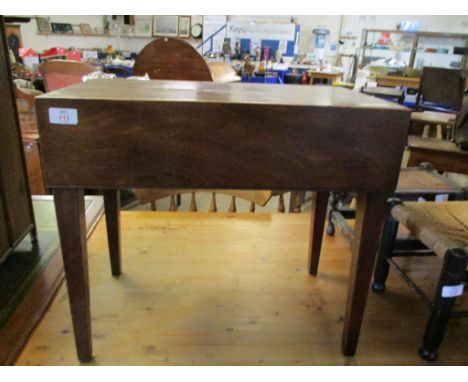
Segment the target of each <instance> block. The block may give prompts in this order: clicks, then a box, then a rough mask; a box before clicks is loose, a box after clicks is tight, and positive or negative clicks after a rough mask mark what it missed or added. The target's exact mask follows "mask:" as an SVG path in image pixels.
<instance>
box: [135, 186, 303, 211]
mask: <svg viewBox="0 0 468 382" xmlns="http://www.w3.org/2000/svg"><path fill="white" fill-rule="evenodd" d="M132 191H133V193H134V194H135V197H136V199H137V201H138V202H139V204H147V203H150V204H151V209H152V210H153V211H156V210H157V209H158V207H157V204H156V203H157V201H159V200H161V199H164V198H167V197H170V205H169V208H168V209H169V211H177V210H178V208H177V207H178V206H177V202H176V200H177V198H178V197H180V195H181V194H190V203H186V204H187V207H188V208H187V210H188V211H190V212H196V211H199V210H200V207H199V203H198V202H197V195H198V194H203V193H207V192H209V193H210V194H211V199H210V202H209V204H208V205H207V206H205V210H206V211H208V212H218V211H219V209H218V203H217V201H216V196H217V195H218V194H223V195H226V196H229V197H230V199H231V200H230V203H229V208H228V209H227V212H237V210H238V207H237V205H236V200H237V199H241V200H243V201H245V202H248V204H249V207H248V210H249V211H250V212H255V209H256V206H260V207H265V205H266V204H267V203H268V202H269V201H270V200H271V198H272V197H274V196H278V206H277V210H278V212H285V205H284V192H279V191H269V190H257V191H252V190H245V191H242V190H209V191H208V190H182V189H181V190H176V189H133V190H132ZM199 196H200V197H201V196H202V195H199ZM204 199H205V201H207V200H206V197H205V198H204ZM290 203H293V204H294V208H293V209H291V211H292V212H301V208H300V205H299V206H297V205H296V204H297V203H296V200H291V202H290Z"/></svg>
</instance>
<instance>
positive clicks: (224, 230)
mask: <svg viewBox="0 0 468 382" xmlns="http://www.w3.org/2000/svg"><path fill="white" fill-rule="evenodd" d="M308 228H309V214H281V215H280V214H271V215H270V214H237V215H236V214H228V213H218V214H209V213H183V212H179V213H171V212H146V211H128V212H123V213H122V230H123V237H122V245H123V271H124V274H123V275H122V276H121V277H120V278H118V279H115V278H112V277H111V274H110V265H109V261H108V250H107V242H106V236H105V222H104V219H102V221H101V222H100V223H99V225H98V227H97V228H96V231H95V233H94V234H93V236H92V238H91V239H90V242H89V268H90V282H91V309H92V324H93V339H94V355H95V360H94V362H93V363H92V364H95V365H425V364H426V363H425V362H424V361H422V360H421V359H420V358H419V357H418V355H417V350H418V347H419V345H420V342H421V337H422V333H423V328H424V325H425V322H426V319H427V310H426V308H425V306H424V305H423V303H422V302H420V300H419V299H418V298H417V296H416V295H415V293H414V292H413V291H412V290H411V289H410V288H409V287H408V286H407V285H406V284H405V283H404V282H403V281H402V279H401V278H400V277H399V275H398V274H397V273H396V271H395V270H394V269H392V271H391V274H390V277H389V281H388V289H387V292H386V293H385V294H384V295H382V296H376V295H374V294H373V293H372V292H370V294H369V300H368V305H367V312H366V315H365V320H364V324H363V328H362V332H361V339H360V343H359V346H358V353H357V355H356V356H355V357H344V356H343V355H342V354H341V350H340V342H341V332H342V327H343V315H344V303H345V298H346V289H347V280H348V271H349V264H350V251H349V246H348V244H347V242H346V240H345V239H344V238H343V237H342V236H340V235H339V234H337V236H336V237H334V238H326V239H325V241H324V250H323V255H322V262H321V264H320V267H319V274H318V276H317V278H313V277H310V276H308V275H307V271H306V263H307V244H308ZM425 260H427V259H425ZM430 260H431V261H432V260H433V259H430ZM420 262H421V260H408V259H406V260H405V261H404V264H403V266H405V267H407V268H408V267H413V268H414V270H413V275H415V276H416V277H417V278H418V279H419V280H420V281H422V283H423V284H424V285H425V286H426V287H429V288H430V287H431V285H434V284H435V283H436V281H437V276H438V275H437V273H436V272H434V274H431V272H432V270H433V269H434V267H436V266H435V265H434V264H430V265H429V266H422V265H421V263H420ZM467 338H468V319H465V320H463V319H452V321H451V322H450V325H449V328H448V331H447V334H446V338H445V341H444V343H443V345H442V347H441V349H440V357H439V360H438V361H437V362H436V364H450V365H467V364H468V341H467V340H466V339H467ZM17 364H18V365H75V364H78V361H77V358H76V355H75V348H74V341H73V334H72V327H71V318H70V312H69V306H68V300H67V292H66V288H65V285H63V286H62V287H61V289H60V291H59V292H58V294H57V296H56V298H55V300H54V302H53V304H52V305H51V307H50V309H49V311H48V312H47V314H46V315H45V317H44V319H43V320H42V322H41V323H40V324H39V326H38V327H37V329H36V331H35V332H34V334H33V335H32V337H31V338H30V340H29V341H28V343H27V345H26V347H25V349H24V350H23V352H22V354H21V355H20V357H19V359H18V361H17Z"/></svg>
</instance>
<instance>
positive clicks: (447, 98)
mask: <svg viewBox="0 0 468 382" xmlns="http://www.w3.org/2000/svg"><path fill="white" fill-rule="evenodd" d="M463 94H464V79H463V76H462V71H461V70H460V69H446V68H433V67H424V68H423V72H422V76H421V85H420V91H419V95H418V100H417V109H419V108H420V107H423V108H424V105H423V104H425V103H431V104H437V105H440V106H442V107H443V108H449V109H454V110H459V109H460V108H461V105H462V101H463Z"/></svg>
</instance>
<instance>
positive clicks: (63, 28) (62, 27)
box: [51, 23, 73, 33]
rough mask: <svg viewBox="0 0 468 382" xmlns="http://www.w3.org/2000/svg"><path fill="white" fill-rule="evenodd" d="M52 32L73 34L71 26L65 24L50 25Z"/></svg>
mask: <svg viewBox="0 0 468 382" xmlns="http://www.w3.org/2000/svg"><path fill="white" fill-rule="evenodd" d="M51 25H52V32H54V33H73V27H72V25H71V24H65V23H52V24H51Z"/></svg>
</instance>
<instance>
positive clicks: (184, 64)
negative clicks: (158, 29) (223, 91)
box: [133, 37, 213, 81]
mask: <svg viewBox="0 0 468 382" xmlns="http://www.w3.org/2000/svg"><path fill="white" fill-rule="evenodd" d="M145 73H148V76H149V78H150V79H152V80H182V81H212V80H213V79H212V76H211V72H210V69H209V67H208V64H207V63H206V62H205V60H204V59H203V57H202V56H201V55H200V54H199V53H198V52H197V50H196V49H195V48H194V47H193V46H192V45H190V44H189V43H187V42H185V41H183V40H179V39H176V38H169V37H163V38H158V39H156V40H153V41H152V42H150V43H149V44H148V45H146V46H145V47H144V48H143V50H142V51H141V52H140V53H139V54H138V56H137V59H136V61H135V66H134V67H133V75H135V76H144V75H145Z"/></svg>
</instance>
